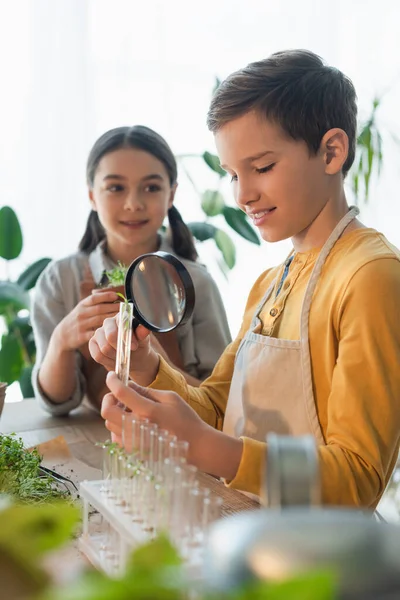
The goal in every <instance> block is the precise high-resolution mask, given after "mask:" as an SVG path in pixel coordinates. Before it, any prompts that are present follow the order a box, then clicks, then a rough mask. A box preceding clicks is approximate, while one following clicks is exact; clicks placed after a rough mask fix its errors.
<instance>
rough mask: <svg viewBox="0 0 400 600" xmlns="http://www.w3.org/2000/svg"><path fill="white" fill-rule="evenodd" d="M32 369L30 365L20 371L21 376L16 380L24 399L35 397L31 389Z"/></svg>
mask: <svg viewBox="0 0 400 600" xmlns="http://www.w3.org/2000/svg"><path fill="white" fill-rule="evenodd" d="M32 369H33V366H32V365H28V366H25V367H24V368H23V369H22V373H21V376H20V378H19V380H18V383H19V386H20V388H21V392H22V396H23V397H24V398H33V397H34V396H35V392H34V391H33V387H32Z"/></svg>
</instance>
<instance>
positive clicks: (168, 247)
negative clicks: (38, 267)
mask: <svg viewBox="0 0 400 600" xmlns="http://www.w3.org/2000/svg"><path fill="white" fill-rule="evenodd" d="M87 183H88V188H89V199H90V204H91V208H92V210H91V212H90V215H89V219H88V222H87V226H86V231H85V233H84V235H83V238H82V240H81V242H80V244H79V252H77V253H76V254H73V255H72V256H69V257H67V258H64V259H62V260H58V261H55V262H52V263H51V264H50V265H49V266H48V268H47V269H46V270H45V271H44V272H43V274H42V276H41V277H40V279H39V281H38V284H37V286H36V294H35V299H34V305H33V310H32V325H33V331H34V335H35V340H36V346H37V359H36V365H35V368H34V371H33V386H34V389H35V394H36V396H37V397H38V399H39V400H40V402H41V403H42V404H43V406H44V408H46V410H48V411H49V412H51V413H53V414H57V415H61V414H66V413H68V412H69V411H70V410H72V409H74V408H76V407H77V406H78V405H79V404H80V403H81V402H82V398H83V396H84V394H85V393H86V394H87V396H88V399H89V400H90V402H91V404H92V405H94V406H95V407H99V405H100V401H101V399H102V397H103V395H104V393H105V388H104V385H105V383H104V382H105V374H106V371H105V369H104V368H103V367H101V366H100V365H98V364H96V363H95V362H94V361H93V359H92V358H91V357H90V354H89V352H88V346H87V344H88V341H89V339H90V337H91V336H92V335H93V332H94V331H95V330H96V329H97V328H98V327H101V325H102V324H103V321H104V319H105V318H107V317H111V316H114V315H115V314H116V313H117V312H118V305H117V304H116V302H117V301H118V299H119V298H118V296H117V294H116V292H115V290H113V289H112V288H103V289H100V290H99V289H96V288H98V287H99V285H100V284H103V283H104V281H105V279H106V277H105V274H106V271H110V270H112V269H113V268H114V267H116V265H117V264H118V263H119V262H120V263H122V264H123V265H129V264H130V263H131V262H132V261H133V260H134V259H135V258H137V257H138V256H140V255H141V254H144V253H147V252H154V251H157V250H163V251H165V252H170V253H173V254H175V255H176V256H178V257H179V259H180V260H181V261H182V262H183V264H184V265H185V266H186V268H187V269H188V271H189V273H190V275H191V277H192V279H193V283H194V287H195V293H196V306H195V309H194V313H193V315H192V318H191V319H190V320H189V321H188V323H186V325H184V326H182V327H181V328H179V329H178V330H177V331H176V333H175V332H172V333H171V334H162V335H161V336H160V337H159V340H157V339H156V338H155V337H154V336H152V342H151V343H152V347H153V348H155V349H156V350H157V351H158V352H160V354H161V355H162V356H163V357H164V358H165V359H166V360H167V362H169V363H170V364H173V365H175V367H177V368H178V370H180V372H181V373H182V374H183V375H184V376H185V378H186V380H187V381H188V382H190V383H191V384H192V385H195V386H197V385H198V384H199V383H200V381H201V380H203V379H204V378H205V377H207V376H208V375H209V374H210V373H211V371H212V369H213V367H214V365H215V363H216V361H217V359H218V358H219V356H220V354H221V353H222V351H223V350H224V348H225V347H226V345H227V344H228V343H229V341H230V334H229V328H228V324H227V319H226V315H225V311H224V308H223V304H222V300H221V297H220V294H219V292H218V289H217V286H216V284H215V282H214V281H213V279H212V278H211V277H210V275H209V274H208V272H207V270H206V268H205V267H204V266H203V265H201V264H199V263H198V262H197V261H196V259H197V252H196V249H195V247H194V244H193V239H192V236H191V233H190V231H189V229H188V228H187V226H186V225H185V224H184V222H183V221H182V218H181V216H180V214H179V212H178V210H177V209H176V208H175V207H174V206H173V201H174V196H175V192H176V188H177V165H176V161H175V158H174V156H173V154H172V151H171V149H170V148H169V146H168V144H167V143H166V141H165V140H164V139H163V138H162V137H161V136H160V135H158V134H157V133H156V132H155V131H152V130H151V129H149V128H147V127H143V126H135V127H119V128H116V129H112V130H110V131H108V132H107V133H105V134H104V135H102V136H101V137H100V138H99V139H98V140H97V142H96V143H95V145H94V146H93V148H92V150H91V152H90V155H89V158H88V162H87ZM166 216H168V221H169V230H168V232H167V234H166V235H164V234H161V233H160V228H161V226H162V224H163V221H164V219H165V217H166ZM160 344H161V345H160Z"/></svg>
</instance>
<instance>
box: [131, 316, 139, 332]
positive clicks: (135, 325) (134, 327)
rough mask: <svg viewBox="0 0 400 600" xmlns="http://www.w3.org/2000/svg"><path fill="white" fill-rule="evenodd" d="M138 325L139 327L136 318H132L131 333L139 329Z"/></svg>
mask: <svg viewBox="0 0 400 600" xmlns="http://www.w3.org/2000/svg"><path fill="white" fill-rule="evenodd" d="M139 325H140V321H138V319H137V318H136V317H133V319H132V329H133V331H136V329H137V328H138V327H139Z"/></svg>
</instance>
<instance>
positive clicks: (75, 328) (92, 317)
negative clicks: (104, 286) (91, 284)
mask: <svg viewBox="0 0 400 600" xmlns="http://www.w3.org/2000/svg"><path fill="white" fill-rule="evenodd" d="M118 300H119V298H118V296H117V294H116V293H115V292H113V291H103V290H101V291H99V292H97V291H94V292H93V293H92V294H91V295H90V296H88V297H87V298H84V299H83V300H81V301H80V302H79V303H78V304H77V305H76V306H75V308H74V309H73V310H72V311H71V312H70V313H69V314H68V315H67V316H66V317H64V319H63V320H62V321H61V322H60V323H59V324H58V325H57V327H56V330H55V334H56V338H57V344H58V345H59V347H60V348H61V349H62V350H64V351H70V350H77V349H78V348H81V347H82V346H84V345H86V344H87V343H88V341H89V340H90V338H91V337H92V335H93V332H94V331H95V330H96V329H97V328H98V327H101V326H102V325H103V321H104V319H107V318H109V317H112V316H114V315H115V314H117V313H118V311H119V303H118V302H117V301H118Z"/></svg>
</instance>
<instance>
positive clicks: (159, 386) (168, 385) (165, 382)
mask: <svg viewBox="0 0 400 600" xmlns="http://www.w3.org/2000/svg"><path fill="white" fill-rule="evenodd" d="M148 387H149V388H152V389H154V390H169V391H171V392H177V393H178V394H180V395H182V393H183V392H184V390H185V389H186V387H187V386H186V379H185V378H184V376H183V375H182V374H181V373H179V372H178V371H175V369H173V368H172V367H171V366H170V365H169V364H168V363H167V361H166V360H164V359H163V357H162V356H160V364H159V366H158V372H157V375H156V378H155V379H154V381H152V383H151V384H150V385H149V386H148Z"/></svg>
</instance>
